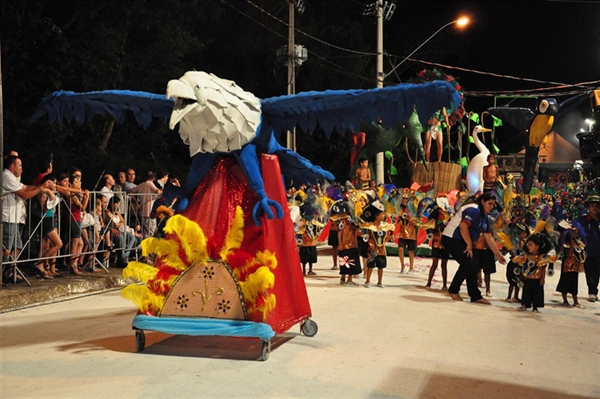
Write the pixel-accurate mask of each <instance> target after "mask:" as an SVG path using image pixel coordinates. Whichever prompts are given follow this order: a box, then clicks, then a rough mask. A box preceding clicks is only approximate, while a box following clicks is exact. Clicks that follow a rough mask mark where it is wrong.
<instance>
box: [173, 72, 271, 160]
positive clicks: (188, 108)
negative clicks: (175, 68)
mask: <svg viewBox="0 0 600 399" xmlns="http://www.w3.org/2000/svg"><path fill="white" fill-rule="evenodd" d="M167 98H172V99H173V101H175V105H174V107H173V112H172V113H171V120H170V122H169V127H170V128H171V129H173V128H174V127H175V125H177V123H179V124H180V126H179V134H180V136H181V139H182V140H183V142H184V143H185V144H187V145H189V146H190V156H194V155H196V154H197V153H199V152H231V151H235V150H239V149H241V148H242V146H243V145H245V144H247V143H249V142H250V141H252V140H253V139H254V137H256V132H257V129H258V126H259V125H260V116H261V111H260V101H259V100H258V98H256V97H255V96H254V95H253V94H252V93H249V92H247V91H244V90H242V89H241V88H240V87H239V86H238V85H236V84H235V82H233V81H231V80H225V79H220V78H218V77H217V76H215V75H213V74H208V73H206V72H195V71H191V72H186V74H185V75H183V76H182V77H181V78H179V79H177V80H171V81H169V83H168V84H167Z"/></svg>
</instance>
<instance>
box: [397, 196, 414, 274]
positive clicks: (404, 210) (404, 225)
mask: <svg viewBox="0 0 600 399" xmlns="http://www.w3.org/2000/svg"><path fill="white" fill-rule="evenodd" d="M413 194H414V192H413V191H412V190H411V189H409V188H405V189H404V190H402V203H401V205H400V210H399V212H398V216H397V217H396V231H397V232H396V235H395V237H394V238H398V257H399V258H400V267H401V269H400V273H404V268H405V267H406V266H407V265H406V264H404V249H406V250H407V251H408V261H409V263H408V266H409V268H408V274H412V273H413V272H414V267H415V251H416V249H417V221H416V220H415V218H414V216H415V215H414V214H413V212H412V211H411V209H410V207H409V200H410V199H411V198H412V196H413Z"/></svg>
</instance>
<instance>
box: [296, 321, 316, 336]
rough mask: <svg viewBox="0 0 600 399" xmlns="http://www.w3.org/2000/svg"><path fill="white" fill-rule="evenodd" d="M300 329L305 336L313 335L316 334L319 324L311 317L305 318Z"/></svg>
mask: <svg viewBox="0 0 600 399" xmlns="http://www.w3.org/2000/svg"><path fill="white" fill-rule="evenodd" d="M300 330H302V334H304V335H306V336H307V337H314V336H315V335H316V334H317V331H319V326H317V323H315V322H314V321H312V320H311V319H306V320H304V323H302V327H300Z"/></svg>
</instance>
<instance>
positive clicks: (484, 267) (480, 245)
mask: <svg viewBox="0 0 600 399" xmlns="http://www.w3.org/2000/svg"><path fill="white" fill-rule="evenodd" d="M473 262H474V263H475V265H477V285H478V286H479V287H481V286H482V284H481V273H482V272H483V280H484V282H485V296H487V297H491V296H492V291H491V288H490V284H491V278H492V274H494V273H496V258H495V257H494V253H493V252H492V250H491V249H490V246H489V245H488V243H487V240H486V239H485V237H484V235H483V234H481V235H480V236H479V237H478V238H477V239H476V240H475V241H473Z"/></svg>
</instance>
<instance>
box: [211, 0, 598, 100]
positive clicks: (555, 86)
mask: <svg viewBox="0 0 600 399" xmlns="http://www.w3.org/2000/svg"><path fill="white" fill-rule="evenodd" d="M220 1H221V3H223V4H225V5H227V6H228V7H230V8H232V9H234V10H236V11H237V12H239V13H240V14H242V15H244V16H246V17H247V18H250V19H251V20H253V21H255V22H256V23H258V24H260V25H261V26H263V27H264V28H266V29H268V30H269V31H271V32H273V33H275V34H276V35H278V36H280V37H282V38H284V39H285V37H284V36H283V35H281V34H280V33H279V32H276V31H275V30H273V29H271V28H270V27H268V26H266V25H264V24H262V23H261V22H259V21H257V20H256V19H254V18H252V17H251V16H249V15H248V14H246V13H244V12H242V11H240V10H238V9H236V8H235V7H233V6H232V5H230V4H228V3H227V2H226V1H225V0H220ZM349 1H352V0H349ZM246 2H247V3H248V4H250V5H252V6H253V7H255V8H256V9H258V10H259V11H261V12H262V13H264V14H265V15H267V16H269V17H270V18H272V19H274V20H276V21H278V22H280V23H281V24H283V25H285V26H288V27H289V23H287V22H286V21H283V20H281V19H280V18H278V17H277V16H275V15H273V14H271V13H270V12H268V11H266V10H265V9H263V8H261V7H260V6H258V5H256V4H254V3H253V2H252V1H250V0H246ZM294 30H295V31H296V32H298V33H300V34H302V35H304V36H306V37H308V38H310V39H312V40H315V41H317V42H319V43H321V44H324V45H326V46H329V47H331V48H335V49H338V50H340V51H344V52H348V53H352V54H356V55H358V56H365V57H366V56H369V57H372V56H375V55H377V53H372V52H365V51H357V50H352V49H348V48H344V47H341V46H337V45H335V44H331V43H329V42H326V41H324V40H321V39H319V38H317V37H314V36H312V35H310V34H308V33H306V32H303V31H301V30H300V29H297V28H295V29H294ZM311 54H314V55H315V56H317V57H318V58H320V59H321V60H323V61H325V62H327V63H330V64H331V65H333V66H335V68H336V69H337V70H338V71H344V70H345V69H344V68H343V67H341V66H339V65H337V64H334V63H333V62H331V61H329V60H327V58H325V57H322V56H319V55H318V54H316V53H314V52H312V51H311ZM385 55H387V56H388V57H390V58H402V59H404V58H405V57H401V56H397V55H393V54H389V53H385ZM348 57H351V56H348ZM338 58H340V57H338ZM407 60H410V61H413V62H416V63H421V64H425V65H432V66H438V67H440V68H445V69H454V70H458V71H462V72H468V73H475V74H479V75H484V76H492V77H498V78H503V79H512V80H518V81H527V82H535V83H543V84H548V85H553V86H550V87H547V88H537V89H523V90H507V91H503V90H498V91H485V90H482V91H465V94H466V95H470V96H475V97H493V96H496V95H501V94H527V93H538V94H539V93H541V92H543V91H545V90H558V89H566V88H576V89H577V90H572V91H569V92H552V93H545V95H546V94H547V95H551V94H553V95H557V94H560V95H569V94H577V93H581V92H582V91H586V90H591V89H595V87H590V86H589V85H594V84H596V85H598V84H600V80H598V81H590V82H582V83H574V84H568V83H562V82H553V81H544V80H539V79H531V78H521V77H517V76H511V75H506V74H497V73H493V72H484V71H479V70H475V69H468V68H462V67H457V66H451V65H445V64H440V63H435V62H430V61H424V60H418V59H415V58H407ZM390 62H391V61H390ZM345 71H346V72H345V73H346V74H348V75H352V76H354V77H357V78H360V79H362V80H365V81H372V79H369V78H367V77H364V76H361V75H359V74H356V73H353V72H352V71H350V70H345ZM387 85H391V84H389V83H388V84H387Z"/></svg>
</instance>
